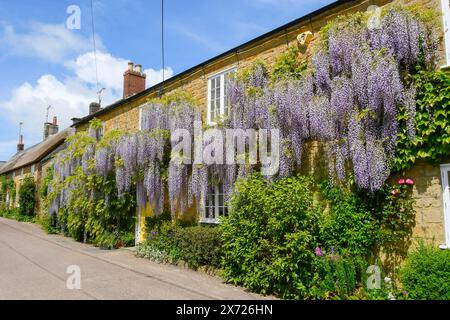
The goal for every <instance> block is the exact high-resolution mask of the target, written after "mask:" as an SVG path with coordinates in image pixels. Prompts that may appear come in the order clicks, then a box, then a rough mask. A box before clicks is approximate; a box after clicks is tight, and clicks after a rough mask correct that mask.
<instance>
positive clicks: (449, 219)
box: [441, 164, 450, 249]
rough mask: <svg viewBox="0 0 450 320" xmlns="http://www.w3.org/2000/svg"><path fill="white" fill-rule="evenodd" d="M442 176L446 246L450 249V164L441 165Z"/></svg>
mask: <svg viewBox="0 0 450 320" xmlns="http://www.w3.org/2000/svg"><path fill="white" fill-rule="evenodd" d="M441 176H442V192H443V199H444V224H445V242H446V243H445V246H446V248H448V249H450V185H449V182H450V164H445V165H441Z"/></svg>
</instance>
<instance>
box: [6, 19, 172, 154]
mask: <svg viewBox="0 0 450 320" xmlns="http://www.w3.org/2000/svg"><path fill="white" fill-rule="evenodd" d="M97 44H98V47H99V48H100V49H99V51H98V52H97V66H98V80H99V86H100V88H106V90H105V91H103V93H102V101H103V103H102V105H103V106H106V105H108V104H111V103H112V102H114V101H116V100H119V99H121V98H122V93H123V92H122V88H123V73H124V71H125V70H126V69H127V64H128V60H126V59H124V58H121V57H115V56H113V55H112V54H110V53H108V52H106V50H105V49H104V48H103V45H102V44H101V40H100V39H98V40H97ZM2 53H3V54H5V53H6V54H11V55H14V56H17V55H21V56H30V57H33V58H39V59H43V60H45V61H50V62H53V63H56V64H58V65H61V66H62V67H63V68H64V69H65V71H66V72H64V74H65V76H64V77H61V76H55V75H52V74H45V75H42V76H41V77H40V78H39V79H38V81H37V82H36V83H33V84H32V83H29V82H25V83H23V84H22V85H20V86H18V87H16V88H15V89H14V90H13V91H12V92H11V95H10V97H9V98H8V99H7V100H5V101H0V114H2V115H4V117H3V119H4V122H3V123H8V124H7V125H5V127H6V128H9V127H10V128H16V127H17V124H18V123H19V122H24V127H23V133H24V139H25V145H26V147H29V146H31V145H32V144H34V143H37V142H39V141H41V140H42V134H43V132H42V131H43V124H44V121H45V115H46V108H47V106H48V105H51V106H52V109H51V111H50V119H51V117H53V116H54V115H55V116H57V117H58V122H59V125H60V129H61V130H62V129H64V128H66V127H68V126H69V125H71V123H72V122H71V118H74V117H83V116H86V115H87V113H88V106H89V104H90V103H91V102H93V101H97V99H98V96H97V93H96V92H97V82H96V68H95V60H94V53H93V52H92V46H91V39H90V38H85V37H82V36H80V35H78V34H77V32H74V31H70V30H68V29H66V28H65V26H64V25H52V24H42V23H33V25H32V29H31V31H30V32H28V33H18V32H16V30H15V29H14V28H13V27H12V26H10V25H8V24H6V23H1V22H0V54H2ZM144 72H145V73H146V74H147V87H150V86H152V85H155V84H156V83H158V82H160V81H161V80H162V70H155V69H152V68H148V69H145V70H144ZM172 76H173V70H172V69H171V68H170V67H168V68H166V69H165V79H168V78H169V77H172ZM16 143H17V142H14V143H13V142H11V141H0V149H1V150H2V152H3V153H4V154H5V155H6V154H10V155H11V154H13V153H14V152H15V144H16ZM3 150H5V151H3Z"/></svg>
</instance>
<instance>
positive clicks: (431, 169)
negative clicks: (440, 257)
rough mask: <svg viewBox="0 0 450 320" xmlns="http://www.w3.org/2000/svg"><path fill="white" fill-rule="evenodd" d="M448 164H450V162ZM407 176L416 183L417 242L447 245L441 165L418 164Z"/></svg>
mask: <svg viewBox="0 0 450 320" xmlns="http://www.w3.org/2000/svg"><path fill="white" fill-rule="evenodd" d="M447 163H450V161H448V162H447ZM405 176H407V177H410V178H412V179H413V180H414V181H415V185H414V188H413V196H414V199H415V200H416V203H415V205H414V209H415V211H416V225H415V227H414V230H413V238H414V239H415V240H418V239H423V240H426V241H427V242H434V243H435V244H436V245H437V246H439V245H442V244H445V228H444V209H443V195H442V184H441V169H440V166H439V165H431V164H428V163H425V162H421V163H417V164H416V165H415V166H414V167H413V168H412V169H411V170H409V171H407V172H406V173H405Z"/></svg>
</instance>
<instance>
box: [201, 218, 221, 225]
mask: <svg viewBox="0 0 450 320" xmlns="http://www.w3.org/2000/svg"><path fill="white" fill-rule="evenodd" d="M200 223H204V224H219V221H218V220H217V219H211V218H209V219H208V218H202V219H200Z"/></svg>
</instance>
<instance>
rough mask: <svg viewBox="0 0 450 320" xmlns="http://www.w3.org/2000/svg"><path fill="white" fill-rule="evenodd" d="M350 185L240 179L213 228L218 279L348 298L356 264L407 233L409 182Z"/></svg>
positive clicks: (297, 295)
mask: <svg viewBox="0 0 450 320" xmlns="http://www.w3.org/2000/svg"><path fill="white" fill-rule="evenodd" d="M352 187H354V186H351V185H350V186H349V187H348V188H347V187H345V186H342V187H337V186H332V185H331V184H330V183H329V182H323V183H320V184H316V183H314V182H313V181H312V179H311V178H308V177H304V176H297V177H290V178H284V179H281V180H276V181H274V182H271V183H269V182H267V181H266V180H265V179H264V178H263V177H261V176H260V175H259V174H255V175H253V176H252V177H250V178H248V179H246V180H240V181H239V182H238V184H237V185H236V189H235V193H234V194H233V196H232V198H231V201H230V207H231V211H230V214H229V216H228V217H226V218H224V219H223V223H222V224H221V226H220V228H221V229H222V232H223V243H224V244H223V265H222V267H223V275H224V278H225V280H226V281H228V282H230V283H233V284H237V285H242V286H244V287H246V288H249V289H251V290H253V291H256V292H259V293H262V294H272V293H275V294H277V295H280V296H281V297H282V298H287V299H304V298H316V299H328V298H349V297H350V296H352V295H353V292H354V291H356V289H361V288H362V287H363V286H362V283H364V281H363V278H364V273H363V272H361V271H362V268H363V266H365V265H366V264H367V263H368V262H369V261H371V262H373V261H374V260H375V259H376V258H377V256H378V252H379V248H380V247H383V248H384V246H386V245H387V244H390V243H393V242H396V243H397V242H398V241H399V240H401V238H403V237H407V235H408V233H406V231H404V230H403V229H401V227H404V228H406V229H408V228H410V225H409V224H408V223H407V222H408V221H409V219H410V218H411V217H414V215H413V214H412V213H411V210H412V206H411V201H410V200H409V196H408V193H409V192H410V189H411V187H410V186H407V185H401V186H394V187H388V186H385V187H383V188H382V190H380V191H377V192H376V193H368V192H363V191H361V190H360V189H356V190H355V191H352ZM393 191H395V192H393ZM325 252H329V254H326V253H325ZM383 253H384V254H385V256H386V257H387V258H390V255H389V254H390V253H391V252H387V253H388V254H386V252H384V251H383ZM366 261H367V262H366Z"/></svg>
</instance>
